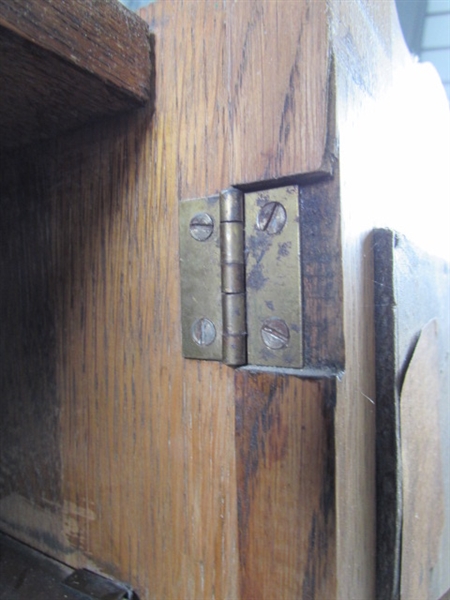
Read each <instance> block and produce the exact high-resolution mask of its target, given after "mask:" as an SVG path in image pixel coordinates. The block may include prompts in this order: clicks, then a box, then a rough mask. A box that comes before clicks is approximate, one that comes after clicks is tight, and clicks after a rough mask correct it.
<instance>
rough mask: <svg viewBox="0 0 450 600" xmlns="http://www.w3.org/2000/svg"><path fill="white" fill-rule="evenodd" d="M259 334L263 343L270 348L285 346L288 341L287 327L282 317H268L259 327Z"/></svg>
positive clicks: (275, 348) (276, 348)
mask: <svg viewBox="0 0 450 600" xmlns="http://www.w3.org/2000/svg"><path fill="white" fill-rule="evenodd" d="M261 336H262V339H263V342H264V344H265V345H266V346H267V347H268V348H270V349H271V350H280V349H281V348H286V346H287V345H288V343H289V337H290V334H289V327H288V326H287V325H286V323H285V322H284V321H283V319H277V318H276V317H269V318H268V319H266V320H265V321H264V323H263V326H262V327H261Z"/></svg>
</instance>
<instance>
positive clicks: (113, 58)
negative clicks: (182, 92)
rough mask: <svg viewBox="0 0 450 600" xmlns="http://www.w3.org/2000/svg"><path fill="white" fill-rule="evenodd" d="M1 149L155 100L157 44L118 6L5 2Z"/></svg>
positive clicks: (0, 44)
mask: <svg viewBox="0 0 450 600" xmlns="http://www.w3.org/2000/svg"><path fill="white" fill-rule="evenodd" d="M0 79H1V80H2V86H1V88H0V128H1V131H2V136H1V139H0V145H1V146H2V147H13V146H18V145H21V144H26V143H30V142H33V141H35V140H37V139H45V138H49V137H53V136H54V135H57V134H59V133H61V132H62V131H65V130H68V129H73V128H76V127H79V126H81V125H83V124H85V123H87V122H89V121H91V120H93V119H98V118H101V117H105V116H109V115H111V114H115V113H118V112H122V111H126V110H130V109H132V108H136V107H137V106H141V105H143V104H145V103H146V102H148V101H151V99H152V96H153V88H154V61H153V38H152V36H151V34H150V31H149V29H148V25H147V24H146V23H145V22H144V21H143V20H142V19H140V18H139V17H138V16H137V15H135V14H133V13H131V12H130V11H129V10H127V9H126V8H125V7H123V6H122V5H121V4H119V3H118V2H117V1H116V0H95V1H94V0H84V1H83V2H80V1H79V0H28V1H27V3H26V4H24V3H23V2H22V1H21V0H0Z"/></svg>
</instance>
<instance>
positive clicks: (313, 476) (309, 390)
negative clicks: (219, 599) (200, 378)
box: [236, 371, 337, 600]
mask: <svg viewBox="0 0 450 600" xmlns="http://www.w3.org/2000/svg"><path fill="white" fill-rule="evenodd" d="M236 387H237V399H236V400H237V402H236V452H237V456H236V460H237V481H238V509H239V513H238V519H239V521H238V522H239V553H240V568H241V571H240V573H241V577H240V589H241V597H242V598H246V599H248V600H251V599H254V600H256V599H258V600H264V599H267V600H271V599H272V598H303V599H305V600H307V599H313V598H334V597H335V594H336V574H337V571H336V529H335V525H336V521H335V495H334V494H335V479H334V478H335V453H334V407H335V404H334V403H335V393H336V390H335V388H336V386H335V380H334V379H318V380H308V379H297V378H287V377H284V376H282V375H274V374H269V373H248V372H247V371H241V372H240V373H237V375H236Z"/></svg>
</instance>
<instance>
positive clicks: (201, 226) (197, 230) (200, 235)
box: [189, 213, 214, 242]
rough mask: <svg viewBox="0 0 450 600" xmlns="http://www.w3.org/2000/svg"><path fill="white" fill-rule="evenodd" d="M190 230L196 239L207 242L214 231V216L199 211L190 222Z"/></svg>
mask: <svg viewBox="0 0 450 600" xmlns="http://www.w3.org/2000/svg"><path fill="white" fill-rule="evenodd" d="M189 231H190V233H191V235H192V237H193V238H194V240H197V241H198V242H205V241H206V240H207V239H209V238H210V237H211V236H212V233H213V231H214V221H213V218H212V217H211V215H208V213H197V214H196V215H194V216H193V217H192V219H191V222H190V223H189Z"/></svg>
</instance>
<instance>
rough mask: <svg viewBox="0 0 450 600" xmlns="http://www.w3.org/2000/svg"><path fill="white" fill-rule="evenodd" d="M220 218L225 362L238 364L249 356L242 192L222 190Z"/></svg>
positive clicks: (243, 362) (223, 349)
mask: <svg viewBox="0 0 450 600" xmlns="http://www.w3.org/2000/svg"><path fill="white" fill-rule="evenodd" d="M220 221H221V222H220V255H221V273H222V315H223V337H222V354H223V362H224V363H225V364H227V365H231V366H239V365H244V364H245V363H246V358H247V344H246V338H247V332H246V316H245V261H244V195H243V193H242V192H240V191H239V190H237V189H235V188H230V189H228V190H225V191H223V192H222V193H221V194H220Z"/></svg>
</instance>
